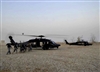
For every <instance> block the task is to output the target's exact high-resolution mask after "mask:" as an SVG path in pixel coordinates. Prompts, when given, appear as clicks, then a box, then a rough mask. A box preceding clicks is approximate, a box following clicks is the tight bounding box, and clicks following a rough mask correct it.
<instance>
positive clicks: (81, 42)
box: [65, 40, 92, 46]
mask: <svg viewBox="0 0 100 72" xmlns="http://www.w3.org/2000/svg"><path fill="white" fill-rule="evenodd" d="M65 43H66V44H68V45H79V46H80V45H83V46H89V45H92V43H89V42H88V41H83V40H82V41H77V42H72V43H69V42H68V41H67V40H65Z"/></svg>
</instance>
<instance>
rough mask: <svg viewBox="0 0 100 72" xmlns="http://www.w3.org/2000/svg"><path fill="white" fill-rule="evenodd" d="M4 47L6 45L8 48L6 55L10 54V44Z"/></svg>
mask: <svg viewBox="0 0 100 72" xmlns="http://www.w3.org/2000/svg"><path fill="white" fill-rule="evenodd" d="M6 45H7V48H8V52H7V55H8V54H11V52H10V49H11V44H10V43H7V44H6Z"/></svg>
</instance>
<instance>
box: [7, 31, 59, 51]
mask: <svg viewBox="0 0 100 72" xmlns="http://www.w3.org/2000/svg"><path fill="white" fill-rule="evenodd" d="M22 36H31V37H36V38H35V39H30V40H28V41H26V42H23V43H16V42H15V41H14V40H13V37H12V36H9V39H10V42H11V45H17V46H20V45H21V44H24V45H25V46H26V47H28V45H29V44H30V45H31V47H33V48H38V47H41V48H42V49H43V50H48V49H51V48H55V47H56V48H57V49H58V48H59V46H61V45H60V44H57V43H56V42H54V41H52V40H50V39H45V38H43V37H45V36H44V35H25V34H24V33H22ZM37 37H38V38H37ZM40 43H41V44H40Z"/></svg>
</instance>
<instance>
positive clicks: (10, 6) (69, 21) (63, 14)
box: [0, 0, 100, 42]
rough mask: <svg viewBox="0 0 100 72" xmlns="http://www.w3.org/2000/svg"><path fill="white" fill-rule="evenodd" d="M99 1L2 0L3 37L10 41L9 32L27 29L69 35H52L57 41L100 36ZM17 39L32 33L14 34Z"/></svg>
mask: <svg viewBox="0 0 100 72" xmlns="http://www.w3.org/2000/svg"><path fill="white" fill-rule="evenodd" d="M15 1H16V2H15ZM60 1H61V2H60ZM99 4H100V1H99V0H69V1H68V0H63V1H62V0H54V1H53V0H52V1H50V0H41V1H39V0H9V1H8V0H2V2H1V11H0V12H1V14H0V15H1V18H0V20H2V21H0V22H1V30H2V32H1V36H2V37H1V38H2V40H6V42H9V40H8V38H7V36H8V34H11V33H14V34H21V33H23V32H24V33H25V34H61V35H68V36H67V37H63V38H52V37H50V38H51V39H53V40H54V41H63V39H68V40H69V41H71V40H72V39H73V40H74V41H75V40H76V39H77V37H78V36H82V38H83V39H84V40H90V36H91V34H92V35H95V37H96V40H99V34H100V30H99V26H100V25H99V17H100V15H99V13H100V11H99V10H100V6H99ZM14 39H15V40H16V41H18V42H19V41H20V40H22V41H25V40H28V39H32V37H31V38H30V37H20V36H14ZM99 41H100V40H99Z"/></svg>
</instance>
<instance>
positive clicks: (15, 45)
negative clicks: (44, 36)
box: [6, 43, 32, 55]
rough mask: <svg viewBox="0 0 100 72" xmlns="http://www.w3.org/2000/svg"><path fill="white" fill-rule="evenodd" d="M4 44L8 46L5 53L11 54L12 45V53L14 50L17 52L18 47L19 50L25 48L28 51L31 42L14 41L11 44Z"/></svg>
mask: <svg viewBox="0 0 100 72" xmlns="http://www.w3.org/2000/svg"><path fill="white" fill-rule="evenodd" d="M6 46H7V48H8V51H7V55H8V54H11V49H12V46H13V48H14V50H13V53H14V52H16V53H17V50H18V49H19V50H20V52H25V51H26V50H28V51H31V50H32V44H25V43H19V44H18V43H16V44H14V45H12V44H11V43H7V44H6Z"/></svg>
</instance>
